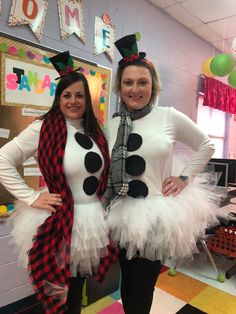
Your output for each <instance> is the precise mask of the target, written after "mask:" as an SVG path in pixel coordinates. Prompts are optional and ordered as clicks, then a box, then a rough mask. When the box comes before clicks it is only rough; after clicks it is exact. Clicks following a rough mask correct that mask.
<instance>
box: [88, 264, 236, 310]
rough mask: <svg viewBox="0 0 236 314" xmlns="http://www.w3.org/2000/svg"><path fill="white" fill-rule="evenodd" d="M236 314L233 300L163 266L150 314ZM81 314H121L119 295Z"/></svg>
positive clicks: (221, 292)
mask: <svg viewBox="0 0 236 314" xmlns="http://www.w3.org/2000/svg"><path fill="white" fill-rule="evenodd" d="M201 313H207V314H236V297H235V296H234V295H232V294H230V293H227V292H225V291H222V290H220V289H217V288H215V287H213V286H210V285H208V284H207V283H204V282H202V281H199V280H197V279H194V278H192V277H190V276H188V275H186V274H184V273H181V272H178V271H177V274H176V276H174V277H171V276H169V275H168V267H166V266H164V267H163V269H162V273H161V274H160V276H159V278H158V281H157V283H156V287H155V291H154V298H153V304H152V309H151V312H150V314H201ZM82 314H124V311H123V308H122V303H121V300H120V294H119V291H117V292H116V293H113V294H111V295H109V296H107V297H105V298H103V299H100V300H99V301H97V302H95V303H93V304H91V305H89V306H87V307H85V308H83V310H82Z"/></svg>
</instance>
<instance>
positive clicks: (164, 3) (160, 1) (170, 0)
mask: <svg viewBox="0 0 236 314" xmlns="http://www.w3.org/2000/svg"><path fill="white" fill-rule="evenodd" d="M148 2H151V3H152V4H154V5H156V6H157V7H160V8H167V7H169V6H170V5H173V4H176V1H175V0H148Z"/></svg>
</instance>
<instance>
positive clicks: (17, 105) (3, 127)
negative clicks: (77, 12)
mask: <svg viewBox="0 0 236 314" xmlns="http://www.w3.org/2000/svg"><path fill="white" fill-rule="evenodd" d="M57 53H59V52H58V51H53V50H49V49H47V48H42V47H41V46H37V45H36V44H34V45H32V44H30V43H28V42H25V41H24V42H22V41H19V40H18V39H17V38H12V37H8V36H7V35H4V34H0V85H1V87H0V147H1V146H2V145H4V144H6V143H7V142H8V141H10V140H11V139H12V138H14V137H15V136H16V135H17V134H19V133H20V132H21V131H22V130H23V129H24V128H25V127H26V126H27V125H28V124H29V123H31V122H32V121H33V120H34V119H35V118H36V117H37V116H40V115H42V114H44V113H46V112H47V111H48V110H49V108H50V107H51V105H52V102H53V99H54V95H55V90H56V86H57V82H58V81H55V78H56V77H58V73H57V71H56V70H55V69H54V68H53V66H52V65H51V63H50V60H49V58H50V57H52V56H53V55H55V54H57ZM72 58H73V60H74V64H75V68H78V69H79V71H80V72H81V73H83V74H84V75H85V76H86V78H87V80H88V84H89V88H90V92H91V97H92V103H93V108H94V112H95V115H96V117H97V119H98V121H99V123H100V125H101V126H103V125H104V124H105V123H106V122H107V120H108V117H109V98H110V85H111V69H108V68H105V67H102V66H98V65H96V64H94V63H92V62H90V61H86V60H82V59H79V58H78V57H74V56H73V55H72ZM18 170H19V172H20V173H21V175H22V176H23V177H24V179H25V181H26V183H27V184H29V185H30V186H31V187H33V188H36V189H37V188H39V186H40V180H41V177H40V173H39V172H38V168H37V164H36V162H35V161H33V160H31V161H28V162H26V163H25V164H24V165H23V166H22V167H20V168H19V169H18ZM13 200H14V198H13V197H12V196H11V195H10V194H9V193H8V192H7V191H6V190H5V189H4V188H3V186H2V185H1V184H0V204H3V203H9V202H12V201H13Z"/></svg>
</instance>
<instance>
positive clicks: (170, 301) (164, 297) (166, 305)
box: [150, 288, 186, 314]
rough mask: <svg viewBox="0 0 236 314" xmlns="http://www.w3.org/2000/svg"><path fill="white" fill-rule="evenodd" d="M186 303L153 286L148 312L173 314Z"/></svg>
mask: <svg viewBox="0 0 236 314" xmlns="http://www.w3.org/2000/svg"><path fill="white" fill-rule="evenodd" d="M185 304H186V303H185V302H184V301H182V300H180V299H178V298H176V297H174V296H173V295H170V294H169V293H167V292H165V291H163V290H161V289H159V288H155V291H154V296H153V302H152V308H151V312H150V314H157V313H158V314H173V313H176V312H177V311H178V310H179V309H181V308H182V307H183V306H184V305H185Z"/></svg>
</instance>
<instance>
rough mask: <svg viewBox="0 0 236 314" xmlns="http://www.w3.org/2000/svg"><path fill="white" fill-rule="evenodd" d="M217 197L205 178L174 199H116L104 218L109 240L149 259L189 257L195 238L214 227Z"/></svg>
mask: <svg viewBox="0 0 236 314" xmlns="http://www.w3.org/2000/svg"><path fill="white" fill-rule="evenodd" d="M218 205H219V196H218V195H216V194H215V193H214V192H213V191H212V186H209V185H208V184H207V182H206V179H205V176H204V175H202V176H199V177H196V178H195V179H194V181H192V182H190V183H189V184H188V185H187V186H186V187H185V188H184V189H183V190H182V192H181V193H180V194H179V195H177V196H168V197H164V196H163V195H162V194H161V193H160V194H159V195H156V196H153V197H147V198H132V197H129V196H127V197H125V198H120V199H118V200H115V201H113V202H112V204H111V206H110V211H109V214H108V216H107V223H108V227H109V230H110V236H111V239H112V240H113V241H114V243H115V244H117V245H119V246H120V247H121V248H125V249H126V250H127V258H128V259H131V258H133V257H134V256H136V255H137V253H138V255H139V256H140V257H143V258H147V259H150V260H161V261H163V262H165V260H166V259H168V258H171V259H174V260H179V259H188V258H192V256H193V254H194V253H196V252H198V249H197V245H196V244H197V239H198V238H199V237H201V236H204V234H205V231H206V229H207V228H208V227H210V226H214V225H216V224H218V220H217V216H218V214H219V209H218V208H219V206H218Z"/></svg>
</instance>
